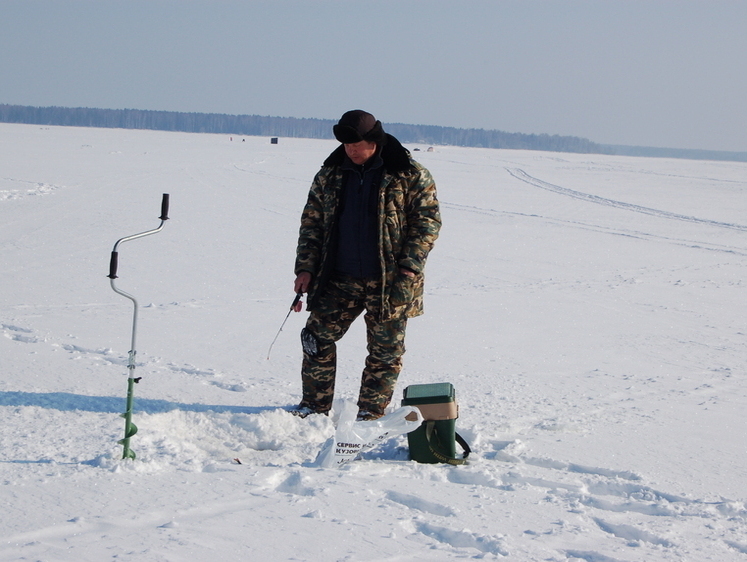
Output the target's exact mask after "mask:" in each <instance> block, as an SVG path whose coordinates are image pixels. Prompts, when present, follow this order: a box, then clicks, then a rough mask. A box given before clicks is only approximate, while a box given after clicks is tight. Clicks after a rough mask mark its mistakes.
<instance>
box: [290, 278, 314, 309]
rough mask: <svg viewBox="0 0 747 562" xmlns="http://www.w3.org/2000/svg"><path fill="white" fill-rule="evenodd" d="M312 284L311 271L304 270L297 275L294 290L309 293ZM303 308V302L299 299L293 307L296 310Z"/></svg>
mask: <svg viewBox="0 0 747 562" xmlns="http://www.w3.org/2000/svg"><path fill="white" fill-rule="evenodd" d="M310 285H311V273H309V272H308V271H302V272H301V273H299V274H298V275H297V276H296V280H295V282H294V283H293V291H294V292H295V293H296V294H298V293H308V292H309V286H310ZM302 308H303V302H301V301H298V302H297V303H296V306H294V307H293V310H294V312H301V309H302Z"/></svg>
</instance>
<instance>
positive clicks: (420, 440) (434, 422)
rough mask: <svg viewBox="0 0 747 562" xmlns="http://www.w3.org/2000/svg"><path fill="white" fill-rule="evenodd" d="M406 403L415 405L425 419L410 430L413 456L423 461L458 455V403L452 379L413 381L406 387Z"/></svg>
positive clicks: (418, 460) (410, 444) (411, 457)
mask: <svg viewBox="0 0 747 562" xmlns="http://www.w3.org/2000/svg"><path fill="white" fill-rule="evenodd" d="M402 405H403V406H415V407H416V408H418V410H420V412H421V413H422V414H423V418H424V419H425V421H424V422H423V423H422V424H421V425H420V426H419V427H418V428H417V429H416V430H414V431H411V432H410V433H408V434H407V444H408V446H409V448H410V459H412V460H414V461H417V462H421V463H438V462H450V461H452V460H454V459H455V458H456V419H457V418H458V417H459V407H458V405H457V402H456V394H455V392H454V386H453V385H452V384H451V383H448V382H444V383H434V384H413V385H410V386H408V387H407V388H405V391H404V397H403V399H402Z"/></svg>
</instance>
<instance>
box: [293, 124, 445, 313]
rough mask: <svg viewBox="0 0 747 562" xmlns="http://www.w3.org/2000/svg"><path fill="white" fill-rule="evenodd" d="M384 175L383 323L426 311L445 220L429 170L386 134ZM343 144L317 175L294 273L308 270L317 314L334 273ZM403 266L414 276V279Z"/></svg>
mask: <svg viewBox="0 0 747 562" xmlns="http://www.w3.org/2000/svg"><path fill="white" fill-rule="evenodd" d="M381 157H382V159H383V161H384V173H383V176H382V179H381V184H380V186H379V196H378V207H379V213H378V214H379V260H380V263H381V281H382V283H381V287H382V289H381V310H382V316H383V318H382V319H387V318H392V317H394V316H398V315H400V314H405V315H406V316H408V317H412V316H418V315H420V314H422V313H423V273H424V269H425V262H426V259H427V257H428V253H429V252H430V250H431V248H432V247H433V243H434V242H435V240H436V238H437V237H438V232H439V230H440V228H441V216H440V213H439V208H438V199H437V198H436V185H435V183H434V181H433V178H432V177H431V174H430V172H428V170H426V169H425V168H424V167H423V166H421V165H420V164H418V163H417V162H415V161H414V160H412V158H410V153H409V151H408V150H407V149H405V148H404V147H403V146H402V145H401V144H400V143H399V141H398V140H397V139H395V138H394V137H392V136H391V135H387V142H386V144H384V147H383V149H382V151H381ZM344 160H345V149H344V146H342V145H340V147H339V148H338V149H337V150H335V151H334V152H333V153H332V154H330V155H329V157H328V158H327V159H326V160H325V161H324V164H323V165H322V168H321V170H319V172H318V173H317V174H316V176H315V177H314V181H313V183H312V185H311V189H310V190H309V197H308V200H307V202H306V206H305V207H304V210H303V213H302V215H301V228H300V231H299V237H298V248H297V250H296V264H295V272H296V274H299V273H300V272H302V271H308V272H309V273H311V274H312V284H311V287H310V288H309V294H308V309H309V310H313V309H314V307H315V305H316V303H317V302H318V298H319V296H320V294H321V293H322V290H323V289H324V286H325V284H326V282H327V280H328V279H329V277H330V276H331V275H332V274H333V273H334V267H335V248H336V232H337V218H338V216H339V212H340V194H341V191H342V187H343V172H342V170H341V166H342V164H343V162H344ZM400 268H405V269H408V270H410V271H412V272H414V273H415V277H414V278H410V277H407V276H405V275H402V274H401V273H400Z"/></svg>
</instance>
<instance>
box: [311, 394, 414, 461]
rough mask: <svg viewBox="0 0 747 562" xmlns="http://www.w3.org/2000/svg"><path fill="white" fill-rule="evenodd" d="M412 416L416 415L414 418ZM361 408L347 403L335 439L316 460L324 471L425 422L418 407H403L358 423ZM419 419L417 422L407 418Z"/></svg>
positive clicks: (338, 423) (331, 439)
mask: <svg viewBox="0 0 747 562" xmlns="http://www.w3.org/2000/svg"><path fill="white" fill-rule="evenodd" d="M411 414H412V415H411ZM357 415H358V406H357V405H356V404H355V402H352V401H349V400H348V401H345V403H344V404H343V406H342V411H341V412H340V419H339V420H338V422H337V429H336V430H335V435H334V437H330V438H329V439H328V440H327V442H326V443H325V444H324V445H323V446H322V450H321V451H319V454H318V455H317V457H316V460H315V461H314V465H315V466H321V467H324V468H334V467H338V468H339V467H341V466H343V465H344V464H346V463H348V462H350V461H352V460H353V459H355V458H356V457H357V456H358V455H359V454H360V453H362V452H364V451H368V450H370V449H373V448H374V447H375V446H376V445H378V444H379V443H382V442H383V441H385V440H387V439H389V438H391V437H396V436H397V435H402V434H403V433H409V432H410V431H414V430H416V429H417V428H418V427H420V424H421V423H423V414H421V413H420V410H418V409H417V408H415V407H414V406H403V407H401V408H399V409H398V410H395V411H394V412H392V413H391V414H387V415H386V416H383V417H381V418H379V419H377V420H371V421H360V422H357V421H355V418H356V416H357ZM408 416H409V417H410V418H416V419H415V421H410V420H408V419H405V418H407V417H408Z"/></svg>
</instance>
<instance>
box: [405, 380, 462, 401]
mask: <svg viewBox="0 0 747 562" xmlns="http://www.w3.org/2000/svg"><path fill="white" fill-rule="evenodd" d="M455 400H456V398H455V392H454V386H453V385H452V384H451V383H450V382H441V383H433V384H412V385H410V386H408V387H407V388H405V391H404V398H403V400H402V404H403V405H404V406H416V405H418V404H443V403H446V402H454V401H455Z"/></svg>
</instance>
